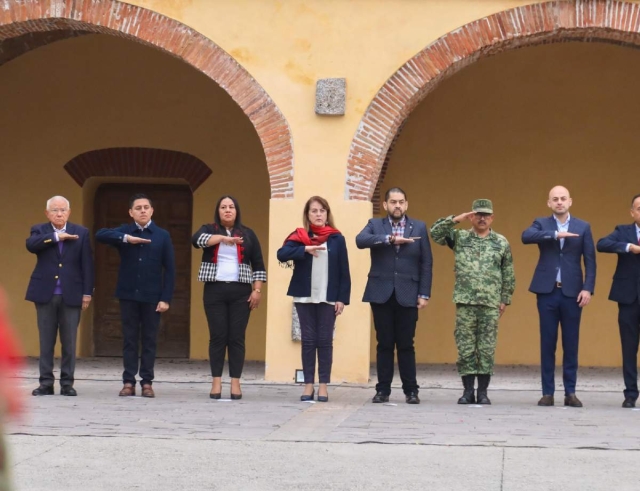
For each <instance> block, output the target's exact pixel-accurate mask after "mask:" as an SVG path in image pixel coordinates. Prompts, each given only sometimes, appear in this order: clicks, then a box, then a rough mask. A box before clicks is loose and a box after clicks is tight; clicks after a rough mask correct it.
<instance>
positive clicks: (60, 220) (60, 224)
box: [26, 196, 94, 396]
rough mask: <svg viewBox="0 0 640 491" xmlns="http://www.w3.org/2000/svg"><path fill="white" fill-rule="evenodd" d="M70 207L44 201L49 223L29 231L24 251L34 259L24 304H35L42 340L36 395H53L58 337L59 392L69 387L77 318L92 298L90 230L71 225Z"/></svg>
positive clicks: (54, 200) (68, 391)
mask: <svg viewBox="0 0 640 491" xmlns="http://www.w3.org/2000/svg"><path fill="white" fill-rule="evenodd" d="M70 214H71V205H70V204H69V201H68V200H67V199H66V198H64V197H62V196H54V197H53V198H51V199H49V200H48V201H47V207H46V210H45V215H46V216H47V218H48V219H49V221H48V222H46V223H42V224H40V225H34V226H33V227H31V235H30V236H29V238H28V239H27V250H28V251H29V252H31V253H33V254H35V255H36V256H37V262H36V267H35V269H34V270H33V273H32V274H31V279H30V280H29V286H28V288H27V295H26V299H27V300H29V301H30V302H34V303H35V305H36V315H37V318H38V332H39V335H40V386H39V387H38V388H36V389H35V390H34V391H33V392H32V394H33V395H34V396H43V395H52V394H53V383H54V381H55V377H54V376H53V352H54V348H55V344H56V338H57V337H58V332H60V344H61V347H62V361H61V362H60V393H61V394H62V395H64V396H76V395H78V394H77V392H76V389H74V388H73V382H74V372H75V366H76V339H77V334H78V324H79V322H80V313H81V311H82V310H85V309H87V307H89V304H90V303H91V295H93V275H94V272H93V256H92V254H91V243H90V237H89V231H88V230H87V229H86V228H85V227H82V226H80V225H76V224H73V223H71V222H69V221H68V220H69V215H70Z"/></svg>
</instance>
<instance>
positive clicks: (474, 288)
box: [431, 199, 516, 404]
mask: <svg viewBox="0 0 640 491" xmlns="http://www.w3.org/2000/svg"><path fill="white" fill-rule="evenodd" d="M471 209H472V211H470V212H467V213H462V214H460V215H458V216H453V215H451V216H449V217H445V218H440V219H439V220H437V221H436V222H435V223H434V224H433V226H432V227H431V238H432V239H433V241H434V242H436V243H437V244H440V245H447V246H449V248H450V249H451V250H453V253H454V256H455V274H456V283H455V287H454V290H453V301H454V302H455V304H456V327H455V332H454V334H455V339H456V345H457V347H458V362H457V366H458V373H459V374H460V376H461V377H462V384H463V385H464V393H463V394H462V397H461V398H460V399H459V400H458V404H474V403H476V400H477V403H478V404H491V401H490V400H489V397H488V396H487V388H488V387H489V382H490V380H491V375H492V373H493V363H494V357H495V352H496V341H497V336H498V320H499V319H500V316H502V314H503V313H504V311H505V309H506V308H507V305H509V304H510V303H511V296H512V295H513V291H514V289H515V285H516V280H515V276H514V272H513V257H512V256H511V247H510V246H509V242H508V241H507V239H506V238H505V237H504V236H502V235H500V234H497V233H495V232H494V231H493V230H492V229H491V223H492V222H493V204H492V203H491V201H490V200H488V199H477V200H475V201H474V202H473V205H472V206H471ZM465 220H468V221H469V222H471V229H468V230H456V229H455V228H454V227H455V226H456V225H457V224H458V223H461V222H463V221H465ZM476 376H477V377H478V397H477V399H476V397H475V396H474V388H475V387H474V386H475V378H476Z"/></svg>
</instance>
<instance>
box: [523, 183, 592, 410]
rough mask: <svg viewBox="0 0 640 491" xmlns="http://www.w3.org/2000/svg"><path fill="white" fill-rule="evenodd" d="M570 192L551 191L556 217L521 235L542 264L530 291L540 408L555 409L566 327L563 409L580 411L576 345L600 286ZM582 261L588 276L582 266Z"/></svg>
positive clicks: (585, 226) (587, 232) (588, 239)
mask: <svg viewBox="0 0 640 491" xmlns="http://www.w3.org/2000/svg"><path fill="white" fill-rule="evenodd" d="M572 203H573V202H572V200H571V196H570V195H569V190H568V189H567V188H565V187H563V186H556V187H554V188H553V189H551V191H549V200H548V201H547V206H548V207H549V208H551V210H552V212H553V214H552V215H551V216H550V217H542V218H536V219H535V220H534V221H533V224H532V225H531V226H530V227H529V228H528V229H526V230H525V231H524V232H522V242H523V243H524V244H537V245H538V249H540V259H539V261H538V265H537V266H536V270H535V272H534V274H533V279H532V280H531V286H530V287H529V291H530V292H532V293H535V294H536V295H537V300H538V313H539V315H540V365H541V366H540V368H541V372H542V398H541V399H540V400H539V401H538V406H553V405H554V399H553V395H554V392H555V381H554V372H555V365H556V345H557V344H558V324H560V325H561V326H562V351H563V352H564V354H563V358H562V369H563V371H562V380H563V383H564V393H565V397H564V405H565V406H570V407H582V402H580V400H579V399H578V398H577V397H576V394H575V392H576V379H577V376H578V339H579V334H580V317H581V315H582V308H583V307H584V306H586V305H587V304H588V303H589V302H590V301H591V295H593V291H594V287H595V283H596V249H595V246H594V244H593V236H592V235H591V226H590V225H589V224H588V223H587V222H585V221H583V220H580V219H579V218H576V217H573V216H571V215H570V214H569V208H571V205H572ZM581 260H583V261H584V267H585V274H584V275H583V273H582V265H581V264H580V261H581Z"/></svg>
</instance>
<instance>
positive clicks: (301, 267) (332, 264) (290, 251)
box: [277, 232, 351, 305]
mask: <svg viewBox="0 0 640 491" xmlns="http://www.w3.org/2000/svg"><path fill="white" fill-rule="evenodd" d="M309 236H310V237H313V234H312V233H311V232H309ZM325 245H326V247H327V253H328V256H329V283H328V285H327V301H328V302H342V303H343V304H345V305H349V301H350V299H351V274H350V273H349V257H348V255H347V243H346V241H345V240H344V236H343V235H342V234H334V235H331V236H329V239H327V242H326V244H325ZM304 247H305V246H304V244H301V243H300V242H296V241H293V240H288V241H287V242H285V244H284V245H283V246H282V247H281V248H280V249H278V253H277V256H278V261H280V262H283V263H284V262H286V261H293V264H294V269H293V276H292V277H291V282H290V283H289V290H287V295H289V296H290V297H309V296H311V269H312V265H313V256H312V255H311V254H307V253H306V252H305V251H304Z"/></svg>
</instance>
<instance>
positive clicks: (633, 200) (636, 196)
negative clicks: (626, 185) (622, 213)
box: [631, 194, 640, 208]
mask: <svg viewBox="0 0 640 491" xmlns="http://www.w3.org/2000/svg"><path fill="white" fill-rule="evenodd" d="M638 198H640V194H636V195H635V196H634V197H633V198H631V208H633V204H634V203H635V202H636V200H637V199H638Z"/></svg>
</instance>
